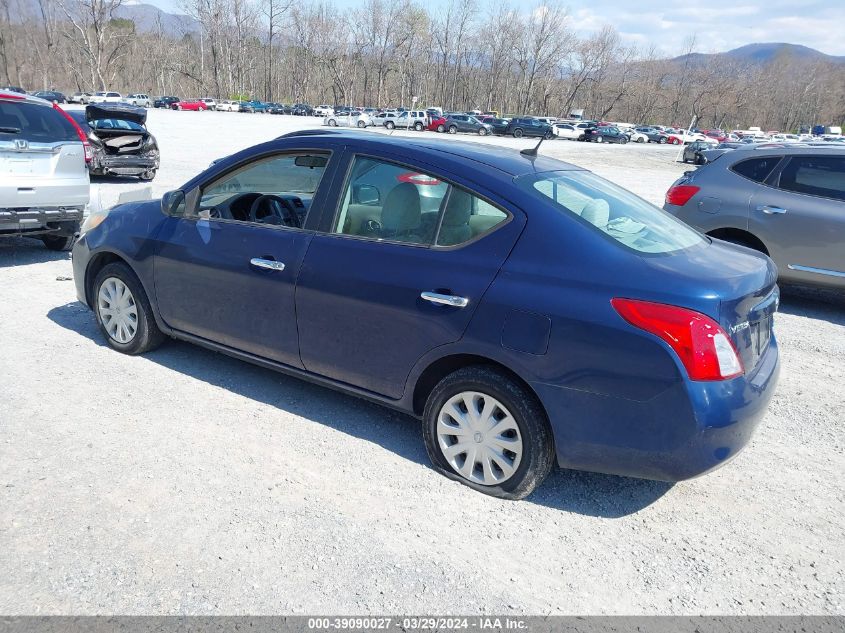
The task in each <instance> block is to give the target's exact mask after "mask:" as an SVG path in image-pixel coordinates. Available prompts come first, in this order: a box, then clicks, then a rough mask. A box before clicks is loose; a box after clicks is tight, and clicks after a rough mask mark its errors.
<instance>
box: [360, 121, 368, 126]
mask: <svg viewBox="0 0 845 633" xmlns="http://www.w3.org/2000/svg"><path fill="white" fill-rule="evenodd" d="M358 127H367V124H366V123H364V122H363V121H358Z"/></svg>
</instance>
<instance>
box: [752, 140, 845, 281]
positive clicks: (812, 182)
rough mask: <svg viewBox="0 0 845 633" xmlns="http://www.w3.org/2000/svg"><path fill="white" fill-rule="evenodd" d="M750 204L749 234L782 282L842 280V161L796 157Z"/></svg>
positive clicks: (844, 240) (844, 169)
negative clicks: (777, 270)
mask: <svg viewBox="0 0 845 633" xmlns="http://www.w3.org/2000/svg"><path fill="white" fill-rule="evenodd" d="M778 170H779V171H778V173H776V174H773V177H772V179H771V181H772V184H774V186H773V187H770V186H760V187H759V188H758V189H757V191H756V192H755V194H754V197H753V198H752V200H751V205H750V213H749V230H750V231H751V232H752V233H754V234H755V235H757V236H758V237H760V239H762V240H763V242H764V243H765V244H766V246H767V247H768V249H769V254H770V255H771V257H772V259H774V260H775V263H777V264H778V267H779V268H780V271H781V275H782V276H783V277H784V278H786V279H790V278H791V279H795V280H804V281H809V282H816V283H817V282H818V281H819V280H820V279H824V278H825V277H828V278H831V277H837V278H841V277H845V156H838V155H819V154H815V155H809V154H807V155H798V156H791V157H789V158H787V160H786V161H784V162H783V163H782V164H781V165H779V166H778Z"/></svg>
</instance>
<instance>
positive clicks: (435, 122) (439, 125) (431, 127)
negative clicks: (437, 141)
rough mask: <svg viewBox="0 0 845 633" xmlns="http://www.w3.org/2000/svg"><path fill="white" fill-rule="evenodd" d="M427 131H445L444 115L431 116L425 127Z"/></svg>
mask: <svg viewBox="0 0 845 633" xmlns="http://www.w3.org/2000/svg"><path fill="white" fill-rule="evenodd" d="M426 129H427V130H428V131H429V132H445V131H446V117H442V116H436V117H432V118H431V123H429V124H428V127H427V128H426Z"/></svg>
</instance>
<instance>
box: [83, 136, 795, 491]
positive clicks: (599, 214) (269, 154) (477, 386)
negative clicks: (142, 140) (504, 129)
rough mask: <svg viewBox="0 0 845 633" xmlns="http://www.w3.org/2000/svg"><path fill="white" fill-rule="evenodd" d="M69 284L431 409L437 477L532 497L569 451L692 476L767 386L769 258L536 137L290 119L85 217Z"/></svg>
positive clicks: (605, 467) (185, 336)
mask: <svg viewBox="0 0 845 633" xmlns="http://www.w3.org/2000/svg"><path fill="white" fill-rule="evenodd" d="M73 268H74V275H75V281H76V289H77V293H78V296H79V299H80V300H81V301H83V302H84V303H85V304H87V305H88V306H90V308H91V309H92V310H93V312H94V315H95V317H96V320H97V324H98V325H99V328H100V330H101V331H102V334H103V336H104V338H105V340H106V341H107V342H108V344H109V345H110V346H111V347H113V348H114V349H116V350H118V351H120V352H123V353H126V354H140V353H144V352H148V351H150V350H152V349H154V348H155V347H157V346H158V345H160V344H161V343H162V342H163V341H165V340H166V339H167V338H168V337H173V338H177V339H182V340H185V341H190V342H193V343H196V344H198V345H202V346H204V347H207V348H210V349H213V350H216V351H220V352H223V353H226V354H229V355H232V356H234V357H237V358H240V359H243V360H245V361H248V362H251V363H256V364H258V365H261V366H263V367H267V368H269V369H273V370H278V371H281V372H285V373H288V374H292V375H294V376H298V377H301V378H305V379H307V380H312V381H315V382H318V383H320V384H323V385H326V386H329V387H332V388H335V389H339V390H342V391H344V392H347V393H350V394H354V395H357V396H360V397H363V398H367V399H369V400H373V401H376V402H379V403H382V404H384V405H387V406H389V407H393V408H395V409H399V410H401V411H404V412H407V413H409V414H411V415H413V416H416V417H418V418H420V419H421V420H422V431H423V438H424V441H425V444H426V448H427V450H428V453H429V456H430V458H431V460H432V463H433V464H434V467H435V469H436V470H437V471H439V472H440V473H442V474H444V475H446V476H447V477H450V478H452V479H455V480H457V481H460V482H462V483H464V484H466V485H468V486H471V487H472V488H474V489H476V490H479V491H481V492H484V493H487V494H491V495H495V496H498V497H503V498H509V499H518V498H522V497H524V496H526V495H528V494H529V493H531V491H532V490H534V489H535V488H536V487H537V486H538V485H539V484H540V482H542V481H543V479H544V477H545V476H546V475H547V474H548V473H549V471H550V469H551V468H552V467H553V465H554V464H555V463H557V465H559V466H561V467H565V468H574V469H580V470H589V471H598V472H604V473H614V474H619V475H628V476H635V477H644V478H652V479H661V480H668V481H678V480H682V479H686V478H690V477H694V476H697V475H700V474H702V473H705V472H707V471H710V470H712V469H714V468H716V467H718V466H720V465H722V464H724V463H725V462H726V461H728V460H730V459H731V458H732V457H734V456H735V455H736V454H737V453H738V452H739V451H740V450H741V449H742V448H743V446H745V444H746V443H747V442H748V441H749V438H750V437H751V435H752V433H753V431H754V429H755V427H756V426H757V424H758V423H759V422H760V420H761V419H762V417H763V415H764V413H765V410H766V407H767V404H768V402H769V400H770V399H771V397H772V393H773V391H774V388H775V384H776V382H777V377H778V372H779V361H778V348H777V344H776V341H775V337H774V335H773V332H772V323H773V317H774V314H775V312H776V310H777V306H778V289H777V286H776V283H775V280H776V278H777V270H776V268H775V266H774V265H773V264H772V262H771V261H770V260H769V259H768V258H767V257H765V256H764V255H761V254H759V253H756V252H753V251H751V250H749V249H746V248H743V247H740V246H735V245H732V244H727V243H725V242H721V241H719V240H713V239H710V238H707V237H705V236H703V235H701V234H700V233H698V232H696V231H695V230H693V229H691V228H689V227H688V226H686V225H685V224H683V223H681V222H680V221H678V220H676V219H675V218H673V217H671V216H670V215H668V214H666V213H664V212H663V211H662V210H660V209H658V208H656V207H654V206H652V205H650V204H648V203H646V202H645V201H643V200H641V199H640V198H637V197H636V196H634V195H632V194H631V193H629V192H627V191H625V190H624V189H621V188H619V187H617V186H615V185H613V184H611V183H609V182H607V181H605V180H603V179H601V178H599V177H597V176H596V175H594V174H592V173H591V172H589V171H585V170H583V169H579V168H577V167H574V166H573V165H569V164H566V163H562V162H559V161H556V160H552V159H550V158H546V157H543V156H536V155H531V153H530V152H522V153H521V152H517V151H513V150H507V149H503V148H496V147H491V146H489V145H479V144H474V143H455V142H449V141H442V140H440V141H438V140H434V139H428V138H426V139H423V138H420V139H410V138H397V137H388V136H383V135H377V134H371V133H366V132H356V131H345V132H344V131H339V130H319V131H317V130H314V131H307V132H299V133H294V134H289V135H287V136H284V137H281V138H279V139H276V140H274V141H270V142H267V143H264V144H262V145H258V146H255V147H252V148H249V149H246V150H243V151H241V152H239V153H237V154H234V155H233V156H230V157H228V158H226V159H223V160H221V161H218V162H216V163H215V164H214V165H212V166H211V167H210V168H209V169H208V170H206V171H205V172H203V173H201V174H199V175H198V176H196V177H195V178H194V179H192V180H191V181H189V182H187V183H185V185H184V186H183V187H182V188H181V189H180V190H178V191H173V192H170V193H168V194H166V195H165V196H164V197H163V198H162V200H161V201H152V202H134V203H130V204H124V205H120V206H117V207H114V208H113V209H111V210H109V211H107V212H103V213H96V214H93V215H92V216H90V217H89V218H88V219H87V221H86V222H85V225H84V227H83V233H82V235H81V237H80V239H79V240H78V242H77V243H76V245H75V247H74V250H73Z"/></svg>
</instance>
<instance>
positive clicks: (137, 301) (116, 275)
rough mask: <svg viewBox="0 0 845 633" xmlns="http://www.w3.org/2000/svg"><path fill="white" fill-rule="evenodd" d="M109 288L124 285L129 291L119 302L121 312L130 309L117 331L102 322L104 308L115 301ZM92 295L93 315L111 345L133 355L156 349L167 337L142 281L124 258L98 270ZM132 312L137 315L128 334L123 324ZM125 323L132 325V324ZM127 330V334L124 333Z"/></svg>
mask: <svg viewBox="0 0 845 633" xmlns="http://www.w3.org/2000/svg"><path fill="white" fill-rule="evenodd" d="M104 285H107V287H106V289H103V286H104ZM109 288H111V289H112V290H118V291H120V290H121V289H122V288H125V289H126V290H128V292H129V300H128V301H126V300H124V301H122V302H121V303H119V304H118V306H119V309H120V310H121V311H122V312H125V311H129V312H128V315H127V317H126V319H122V320H121V321H120V322H118V324H116V326H115V327H116V328H117V329H116V332H115V333H110V332H109V329H110V326H109V325H105V324H104V323H103V318H104V312H105V311H106V310H109V308H108V306H109V305H113V304H112V303H110V301H109V299H108V294H109ZM101 293H103V296H102V297H101ZM123 297H125V295H123ZM91 299H92V301H93V303H94V315H95V317H96V319H97V325H98V326H99V328H100V332H102V334H103V336H104V337H105V339H106V342H107V343H108V344H109V347H111V348H112V349H115V350H117V351H118V352H122V353H124V354H130V355H135V354H143V353H145V352H148V351H150V350H152V349H155V348H156V347H158V346H159V345H161V344H162V343H163V342H164V340H165V339H166V338H167V337H166V336H165V334H164V333H163V332H162V331H161V330H159V329H158V325H157V324H156V320H155V316H154V315H153V310H152V306H151V305H150V301H149V299H147V293H146V292H144V287H143V286H142V285H141V281H140V280H139V279H138V276H137V275H136V274H135V273H134V272H133V271H132V269H131V268H129V266H127V265H126V264H124V263H123V262H114V263H111V264H108V265H106V266H104V267H103V269H102V270H100V272H99V273H97V276H96V278H95V279H94V286H93V292H92V296H91ZM132 314H134V316H135V323H134V332H131V335H128V334H129V331H128V330H127V329H121V325H120V324H125V323H128V321H129V320H131V315H132ZM126 327H131V325H128V326H126ZM124 334H127V335H126V336H124ZM119 339H125V340H119Z"/></svg>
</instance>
